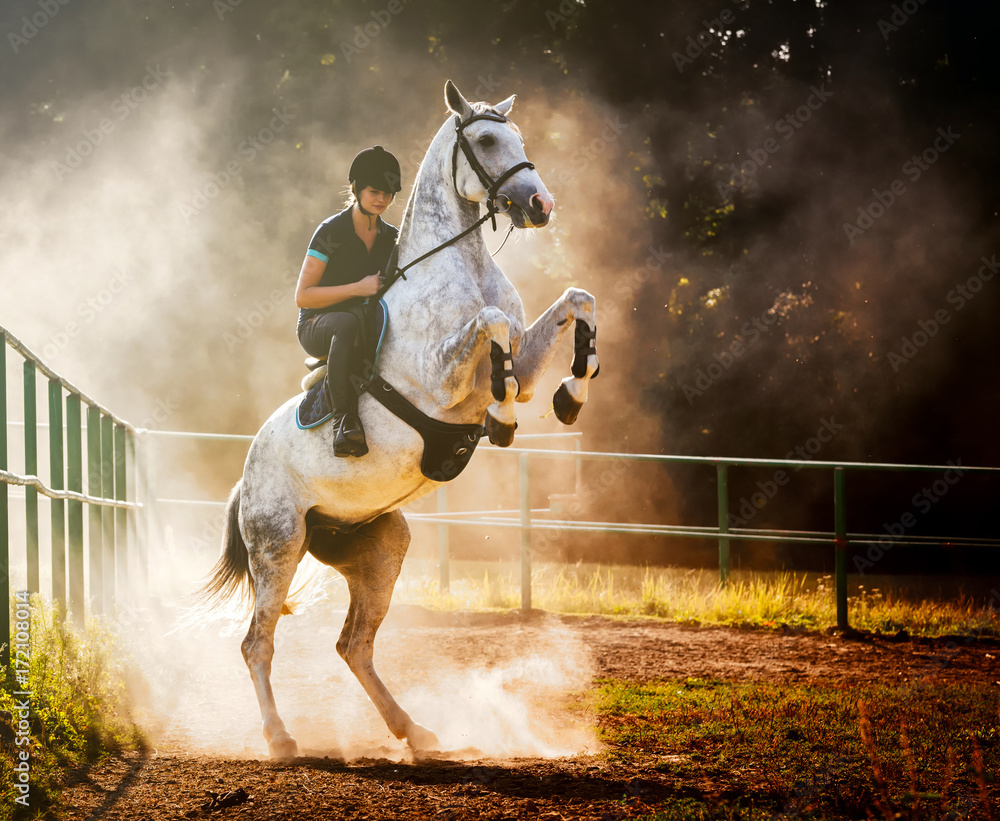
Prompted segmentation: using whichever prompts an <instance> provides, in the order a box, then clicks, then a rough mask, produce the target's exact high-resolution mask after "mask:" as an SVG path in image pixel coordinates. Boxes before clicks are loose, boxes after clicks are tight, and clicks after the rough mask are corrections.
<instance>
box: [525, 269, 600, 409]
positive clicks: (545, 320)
mask: <svg viewBox="0 0 1000 821" xmlns="http://www.w3.org/2000/svg"><path fill="white" fill-rule="evenodd" d="M596 305H597V302H596V300H595V299H594V297H593V296H592V295H591V294H589V293H587V292H586V291H584V290H582V289H580V288H567V289H566V292H565V293H564V294H563V295H562V296H561V297H560V298H559V299H558V300H556V301H555V302H554V303H553V304H552V306H551V307H550V308H549V309H548V310H547V311H546V312H545V313H544V314H542V315H541V316H540V317H538V319H536V320H535V321H534V322H533V323H532V324H531V327H530V328H528V329H527V331H525V333H524V339H523V340H522V342H521V348H520V350H519V351H518V354H517V356H516V357H515V359H514V371H515V372H516V373H517V379H518V382H519V383H520V385H521V394H520V396H518V397H517V401H518V402H527V401H528V400H529V399H531V397H532V394H534V392H535V388H536V387H537V386H538V382H539V380H540V379H541V378H542V374H544V373H545V371H546V370H548V367H549V364H550V363H551V362H552V357H553V356H554V355H555V352H556V348H557V347H558V345H559V342H560V341H561V340H562V338H563V337H564V336H565V335H566V334H567V332H568V331H569V329H570V328H574V351H573V366H572V374H573V375H572V376H568V377H566V378H565V379H563V381H562V384H561V385H560V386H559V389H558V390H557V391H556V393H555V396H553V397H552V404H553V407H554V408H555V412H556V416H557V417H558V418H559V421H560V422H562V423H563V424H566V425H572V424H573V423H574V422H575V421H576V417H577V416H578V415H579V413H580V408H582V407H583V403H584V402H586V401H587V387H588V385H589V384H590V380H591V379H593V378H594V377H596V376H597V372H598V370H599V369H600V363H599V362H598V360H597V348H596V339H597V325H596V323H595V320H594V316H595V312H596ZM574 322H575V325H574Z"/></svg>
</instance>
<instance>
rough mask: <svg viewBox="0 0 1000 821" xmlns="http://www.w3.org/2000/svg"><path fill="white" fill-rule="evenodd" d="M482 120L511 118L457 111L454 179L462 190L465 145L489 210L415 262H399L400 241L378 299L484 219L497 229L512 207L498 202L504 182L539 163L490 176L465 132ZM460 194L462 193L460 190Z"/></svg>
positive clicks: (498, 120)
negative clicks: (460, 178) (460, 160)
mask: <svg viewBox="0 0 1000 821" xmlns="http://www.w3.org/2000/svg"><path fill="white" fill-rule="evenodd" d="M480 120H490V121H492V122H497V123H506V122H508V120H507V118H506V117H505V116H504V115H503V114H501V113H500V112H499V111H496V110H495V109H489V110H488V111H484V112H483V113H482V114H473V115H472V116H471V117H469V119H467V120H465V121H463V120H462V118H461V117H460V116H459V115H457V114H456V115H455V145H454V146H453V147H452V149H451V181H452V185H454V186H455V193H458V149H459V148H461V149H462V153H463V154H464V155H465V159H466V160H468V163H469V165H470V166H471V167H472V170H473V171H475V172H476V176H477V177H479V181H480V182H481V183H482V184H483V187H484V188H485V189H486V213H485V214H484V215H483V216H481V217H480V218H479V219H478V220H476V222H474V223H473V224H472V225H471V226H469V227H468V228H466V229H465V230H464V231H462V232H461V233H460V234H456V235H455V236H454V237H452V238H451V239H449V240H446V241H445V242H442V243H441V244H440V245H438V246H437V247H436V248H432V249H431V250H430V251H428V252H427V253H426V254H423V255H422V256H419V257H417V258H416V259H415V260H413V261H412V262H408V263H407V264H406V265H404V266H403V267H402V268H400V267H399V266H398V265H397V264H396V255H397V252H398V250H399V246H398V245H397V246H396V248H395V249H393V252H392V256H391V257H390V258H389V264H388V266H387V267H388V268H389V272H388V273H387V274H386V275H385V277H384V279H385V280H386V283H385V285H383V286H382V288H380V289H379V292H378V294H376V296H375V297H374V299H376V300H377V299H379V298H380V297H381V296H382V295H383V294H385V292H386V291H388V290H389V288H391V287H392V286H393V285H394V284H395V283H396V281H397V280H399V279H406V273H405V272H406V271H407V270H409V269H410V268H412V267H413V266H414V265H416V264H417V263H418V262H423V261H424V260H425V259H427V258H428V257H430V256H433V255H434V254H436V253H437V252H438V251H441V250H443V249H445V248H447V247H448V246H449V245H454V244H455V243H456V242H458V241H459V240H460V239H463V238H464V237H466V236H468V235H469V234H471V233H472V232H473V231H475V230H476V229H477V228H479V226H481V225H482V224H483V223H484V222H486V220H490V222H491V224H492V226H493V230H494V231H496V230H497V214H502V213H504V212H505V211H506V210H507V209H508V208H509V207H510V200H509V199H508V200H507V205H506V207H504V208H502V209H501V208H500V207H499V206H498V205H497V202H496V200H497V197H498V196H499V195H500V186H501V185H503V184H504V183H505V182H507V180H509V179H510V178H511V177H512V176H514V174H516V173H517V172H518V171H523V170H524V169H525V168H527V169H530V170H534V168H535V164H534V163H531V162H528V161H527V160H524V161H523V162H519V163H518V164H517V165H515V166H512V167H511V168H508V169H507V170H506V171H504V172H503V173H502V174H501V175H500V176H499V177H497V178H496V179H495V180H494V179H493V178H492V177H490V175H489V174H488V173H487V171H486V169H485V168H483V165H482V163H481V162H479V159H478V158H477V157H476V153H475V152H474V151H473V150H472V145H471V144H470V143H469V140H468V138H467V137H466V136H465V129H466V128H468V127H469V126H470V125H472V124H473V123H475V122H478V121H480ZM459 196H462V195H461V194H459ZM463 199H464V197H463ZM513 227H514V226H513V225H511V229H513ZM508 236H509V234H508ZM504 242H506V240H504ZM500 247H501V248H502V247H503V245H501V246H500ZM499 250H500V249H499V248H498V249H497V251H499Z"/></svg>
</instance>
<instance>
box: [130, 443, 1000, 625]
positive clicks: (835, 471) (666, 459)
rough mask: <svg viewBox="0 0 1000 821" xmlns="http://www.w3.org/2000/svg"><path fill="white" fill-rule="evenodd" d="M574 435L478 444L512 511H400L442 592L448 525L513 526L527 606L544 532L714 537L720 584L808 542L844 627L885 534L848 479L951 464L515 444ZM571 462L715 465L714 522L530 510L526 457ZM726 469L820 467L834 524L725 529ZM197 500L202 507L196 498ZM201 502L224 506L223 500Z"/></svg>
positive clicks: (909, 541)
mask: <svg viewBox="0 0 1000 821" xmlns="http://www.w3.org/2000/svg"><path fill="white" fill-rule="evenodd" d="M150 435H151V436H153V437H160V436H162V437H170V438H176V437H182V438H190V439H195V440H217V441H234V442H246V443H249V442H250V441H251V440H252V439H253V437H252V436H238V435H221V434H220V435H216V434H209V433H184V432H169V431H151V432H150ZM563 437H570V438H572V439H573V444H574V449H572V450H565V449H564V450H557V449H542V448H520V447H510V448H495V447H492V446H488V445H483V446H481V447H480V451H482V452H483V453H484V454H485V453H491V454H497V455H498V457H499V458H515V457H516V458H517V460H518V499H519V505H518V508H517V509H510V510H479V511H475V510H474V511H454V510H449V508H448V486H447V485H442V486H441V487H440V488H438V491H437V510H436V511H435V512H432V513H417V512H407V519H408V520H409V521H410V522H411V523H414V524H417V523H420V524H426V525H432V526H436V527H437V528H438V533H437V538H438V569H439V585H440V587H441V589H442V590H447V589H448V586H449V578H450V573H449V558H450V544H449V541H450V528H453V527H470V526H476V527H480V528H482V527H489V528H499V529H513V530H518V531H520V563H521V607H522V609H524V610H529V609H531V564H532V555H533V550H532V537H533V534H535V533H538V532H544V531H553V530H554V531H562V532H565V533H578V532H586V533H604V534H615V535H623V536H636V535H647V536H650V535H652V536H674V537H685V538H694V539H709V540H713V541H715V542H717V544H718V554H719V579H720V583H722V584H727V583H728V582H729V578H730V569H731V561H730V546H731V543H732V542H735V541H743V542H754V541H756V542H767V543H791V544H811V545H816V546H818V547H823V546H825V547H828V548H830V549H832V550H833V551H834V561H835V565H834V566H835V590H834V595H835V597H836V605H837V624H838V626H839V627H840V628H842V629H846V628H847V627H848V626H849V617H848V606H847V604H848V602H847V587H848V584H847V576H848V555H849V551H850V548H851V545H852V544H863V543H867V542H873V543H874V542H877V541H878V540H880V539H884V538H885V534H884V533H863V532H851V531H849V530H848V526H847V522H848V511H847V490H846V488H847V476H848V474H849V473H858V472H872V471H877V472H892V473H906V472H930V473H933V472H938V473H940V472H944V471H948V470H950V469H952V467H953V466H950V465H908V464H886V463H872V462H834V461H814V460H792V459H749V458H728V457H712V456H669V455H660V454H640V453H608V452H594V451H583V450H581V449H580V447H579V441H580V440H579V434H575V433H565V434H537V435H524V434H522V435H519V436H518V440H519V441H526V440H531V439H560V438H563ZM547 459H555V460H572V461H574V462H575V464H576V477H577V479H576V481H577V486H578V487H579V482H580V475H581V469H582V465H583V463H584V462H588V461H615V462H636V463H653V464H667V465H693V466H699V467H702V468H704V469H706V470H711V469H713V468H714V471H715V484H716V495H717V515H718V519H717V524H715V525H713V526H693V525H667V524H651V523H640V522H606V521H605V522H602V521H583V520H579V519H565V518H563V519H559V518H552V517H551V514H552V511H551V510H549V509H532V508H531V505H530V499H531V495H532V494H531V483H530V475H531V463H532V460H535V461H538V460H547ZM730 468H778V469H788V470H795V471H798V470H803V469H804V470H811V471H827V472H830V473H832V477H833V498H832V499H831V500H830V503H831V508H832V510H831V512H832V520H833V522H834V529H833V530H831V531H821V530H777V529H765V528H748V527H731V526H730V516H729V514H730V511H731V501H730V496H729V471H730ZM961 470H962V472H963V474H964V473H966V472H968V473H974V474H991V475H1000V468H994V467H967V466H965V465H963V466H962V467H961ZM192 502H193V500H184V499H161V500H159V503H160V504H191V503H192ZM198 504H205V503H204V502H199V503H198ZM208 504H218V505H220V506H221V505H223V504H224V503H223V502H217V503H216V502H211V503H208ZM892 543H893V545H899V546H906V545H911V546H913V545H916V546H922V545H928V544H936V543H948V544H950V545H962V546H967V547H973V546H980V547H991V548H995V547H1000V539H996V538H992V537H982V538H978V537H977V538H964V537H952V536H916V535H910V536H906V537H894V538H893V541H892Z"/></svg>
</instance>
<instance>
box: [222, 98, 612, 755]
mask: <svg viewBox="0 0 1000 821" xmlns="http://www.w3.org/2000/svg"><path fill="white" fill-rule="evenodd" d="M445 100H446V102H447V105H448V108H449V109H450V110H451V112H452V114H453V115H454V116H453V117H449V118H448V120H447V121H446V122H445V123H444V125H443V126H442V127H441V129H440V130H439V131H438V133H437V135H436V136H435V137H434V140H433V141H432V142H431V145H430V148H429V149H428V151H427V155H426V156H425V157H424V160H423V163H422V164H421V166H420V170H419V171H418V173H417V177H416V180H415V182H414V186H413V192H412V193H411V195H410V199H409V202H408V203H407V206H406V211H405V213H404V215H403V220H402V224H401V227H400V233H399V246H398V251H399V253H398V260H399V262H400V263H404V270H406V272H407V273H406V275H405V276H404V277H403V279H402V280H401V281H399V282H396V284H395V285H394V286H393V287H390V288H389V289H388V290H387V291H386V292H385V294H384V297H383V298H384V301H385V303H386V306H387V309H388V317H389V319H388V320H387V328H386V333H385V336H384V339H383V342H382V345H381V349H380V357H379V360H378V374H379V376H380V377H382V378H383V379H384V380H385V381H386V383H387V384H388V385H390V386H391V388H385V390H392V389H395V392H396V393H398V395H400V396H402V397H404V398H405V399H406V400H408V401H409V403H410V404H411V405H412V406H415V407H416V409H417V410H418V411H420V412H422V414H425V415H426V416H427V417H431V418H432V419H434V420H437V421H438V422H443V423H451V424H457V425H466V426H472V425H475V426H481V425H483V423H484V420H485V423H486V429H487V431H488V432H489V434H490V439H491V440H492V441H493V442H495V443H496V444H499V445H503V446H506V445H509V444H510V443H511V441H512V439H513V433H514V424H515V419H514V403H515V401H517V402H526V401H527V400H528V399H530V398H531V396H532V394H533V393H534V391H535V387H536V386H537V384H538V381H539V379H540V377H541V376H542V374H543V373H544V372H545V370H546V368H547V367H548V365H549V363H550V362H551V360H552V356H553V354H554V353H555V350H556V346H557V344H558V343H559V341H560V340H561V339H562V338H563V336H565V334H566V333H567V332H568V330H569V329H570V328H571V327H574V324H573V323H574V321H575V329H576V348H575V354H574V359H573V368H572V372H573V376H571V377H567V378H566V379H564V380H563V381H562V384H561V385H560V387H559V390H558V391H557V392H556V395H555V397H554V406H555V410H556V414H557V415H558V417H559V418H560V420H561V421H563V422H565V423H567V424H571V423H572V422H573V421H575V419H576V416H577V413H578V412H579V409H580V407H581V406H582V404H583V403H584V402H585V401H586V398H587V386H588V384H589V381H590V379H591V378H592V377H593V376H595V375H596V373H597V369H598V361H597V355H596V349H595V347H594V338H595V335H596V327H595V325H594V311H595V301H594V297H593V296H591V295H590V294H589V293H587V292H586V291H583V290H580V289H578V288H570V289H568V290H567V291H566V292H565V293H564V294H563V295H562V296H561V297H560V298H559V299H558V300H557V301H556V302H555V303H554V304H553V305H552V306H551V307H550V308H549V309H548V310H547V311H546V312H545V313H544V314H542V316H540V317H539V318H538V319H537V320H536V321H535V322H534V323H532V325H531V326H530V327H526V323H525V317H524V306H523V304H522V302H521V298H520V297H519V296H518V293H517V291H516V290H515V289H514V286H513V285H512V284H511V283H510V281H509V280H508V279H507V278H506V277H505V276H504V274H503V272H502V271H501V270H500V268H499V267H498V266H497V264H496V263H495V262H494V261H493V258H492V257H491V256H490V254H489V252H488V250H487V248H486V243H485V241H484V239H483V235H482V231H481V230H478V225H481V224H482V221H483V220H485V219H486V218H488V217H489V216H493V215H494V214H495V213H496V212H498V211H505V212H506V213H507V215H508V216H509V217H510V219H511V221H512V222H513V224H514V226H516V227H518V228H532V227H541V226H544V225H545V224H546V223H547V222H548V220H549V217H550V214H551V212H552V207H553V200H552V196H551V195H550V194H549V192H548V191H547V190H546V188H545V186H544V184H543V183H542V181H541V178H540V177H539V175H538V174H537V173H536V172H535V170H534V166H533V165H532V164H531V163H530V162H528V161H527V159H526V157H525V153H524V144H523V141H522V139H521V135H520V132H519V131H518V130H517V128H516V126H514V124H513V123H511V122H510V121H509V120H508V119H507V114H508V113H509V112H510V109H511V106H512V105H513V103H514V97H513V96H511V97H509V98H508V99H506V100H504V101H503V102H502V103H498V104H497V105H495V106H489V105H486V104H485V103H475V104H470V103H469V102H467V101H466V99H465V98H464V97H463V96H462V94H461V92H459V90H458V89H457V88H456V87H455V85H454V84H453V83H452V82H451V81H450V80H449V81H448V83H447V84H446V85H445ZM483 206H486V208H487V217H482V218H480V216H479V215H480V213H481V208H482V207H483ZM456 238H458V239H457V240H456ZM430 252H433V253H430ZM425 255H426V256H425ZM422 257H423V259H421V258H422ZM414 261H416V263H415V264H414ZM370 390H371V391H377V390H379V388H377V387H372V388H370ZM300 400H301V396H300V397H295V398H293V399H291V400H289V401H288V402H286V403H285V404H284V405H283V406H282V407H280V408H279V409H278V410H277V411H275V413H274V414H273V415H272V416H271V417H270V419H268V420H267V421H266V422H265V423H264V425H263V427H262V428H261V429H260V431H259V433H258V434H257V436H256V437H255V438H254V440H253V443H252V444H251V445H250V451H249V454H248V455H247V460H246V465H245V467H244V470H243V477H242V479H241V480H240V481H239V482H237V484H236V486H235V487H234V488H233V491H232V493H231V495H230V498H229V503H228V507H227V511H226V533H225V535H224V537H223V552H222V556H221V557H220V559H219V561H218V563H217V564H216V566H215V568H214V570H213V573H212V576H211V578H210V580H209V582H208V584H207V585H206V587H205V590H204V593H205V595H206V597H207V598H209V599H212V598H227V597H229V596H231V595H233V594H234V593H236V592H238V591H240V590H241V589H243V588H244V583H246V590H245V593H246V595H248V596H249V597H250V600H251V601H252V607H253V609H252V618H251V622H250V628H249V630H248V631H247V635H246V638H244V639H243V644H242V650H243V658H244V659H245V660H246V663H247V667H248V668H249V670H250V677H251V679H252V680H253V685H254V689H255V690H256V693H257V700H258V702H259V703H260V712H261V718H262V720H263V734H264V738H265V740H266V741H267V744H268V751H269V753H270V755H271V757H272V758H289V757H292V756H294V755H296V754H297V749H298V748H297V745H296V742H295V739H294V738H292V736H291V735H290V734H289V732H288V731H287V730H286V729H285V725H284V723H283V722H282V720H281V718H280V717H279V716H278V710H277V707H276V706H275V701H274V694H273V692H272V689H271V681H270V674H271V659H272V657H273V656H274V630H275V627H276V625H277V623H278V618H279V616H280V615H281V613H282V610H283V607H284V604H285V599H286V597H287V595H288V590H289V586H290V585H291V582H292V577H293V576H294V574H295V569H296V567H297V566H298V564H299V562H300V560H301V559H302V558H303V556H304V555H305V554H306V552H307V551H308V552H310V553H312V554H313V555H314V556H315V557H316V558H317V559H319V560H320V561H321V562H323V563H324V564H327V565H330V566H332V567H334V568H335V569H336V570H337V571H339V572H340V573H341V574H342V575H343V576H344V578H345V579H346V580H347V585H348V589H349V592H350V606H349V608H348V611H347V618H346V620H345V622H344V628H343V631H342V632H341V635H340V639H339V640H338V641H337V652H338V653H339V654H340V655H341V656H342V657H343V658H344V660H345V661H346V662H347V664H348V666H349V667H350V669H351V670H352V672H353V673H354V674H355V676H357V678H358V681H359V682H360V683H361V686H362V687H363V688H364V690H365V692H366V693H367V694H368V696H369V698H370V699H371V700H372V702H373V703H374V705H375V707H376V708H377V709H378V711H379V713H380V714H381V715H382V718H383V719H385V722H386V724H387V725H388V728H389V730H390V732H392V734H393V735H394V736H396V737H397V738H400V739H402V738H405V739H406V741H407V743H408V744H409V746H410V747H411V748H413V749H415V750H426V749H433V748H435V747H436V746H437V738H436V737H435V735H434V734H433V733H432V732H431V731H430V730H428V729H426V728H425V727H422V726H421V725H419V724H417V723H416V722H414V721H413V720H412V719H411V718H410V717H409V715H407V714H406V712H404V711H403V709H402V708H401V707H400V706H399V705H398V704H397V703H396V701H395V699H394V698H393V697H392V695H391V694H390V693H389V691H388V690H387V689H386V687H385V685H384V684H383V683H382V681H381V679H380V678H379V677H378V674H377V673H376V672H375V667H374V665H373V662H372V655H373V646H374V641H375V633H376V631H377V630H378V628H379V625H380V624H381V623H382V620H383V618H384V617H385V615H386V612H387V611H388V609H389V601H390V599H391V597H392V590H393V587H394V585H395V583H396V578H397V576H398V575H399V570H400V566H401V565H402V562H403V557H404V555H405V554H406V550H407V547H408V546H409V541H410V534H409V529H408V527H407V524H406V521H405V519H404V518H403V514H402V512H401V510H400V508H401V507H402V506H403V505H405V504H406V503H407V502H410V501H413V500H414V499H418V498H420V497H422V496H424V495H426V494H428V493H430V492H431V491H433V490H435V489H436V488H437V487H440V485H441V481H438V480H437V479H441V480H442V481H444V480H446V479H447V478H451V477H450V476H446V475H443V474H440V473H439V474H434V473H432V474H431V476H430V477H429V476H428V475H427V473H428V472H427V470H426V468H425V466H423V465H422V458H423V455H424V448H425V442H424V439H423V437H422V435H421V434H420V433H418V432H417V430H415V429H414V428H413V427H411V426H410V425H409V424H407V423H406V422H404V421H403V420H402V419H400V418H399V417H398V416H396V415H394V414H393V413H392V412H390V411H389V410H388V409H387V408H386V406H385V405H384V404H383V403H382V402H381V401H376V399H375V397H373V396H372V394H371V393H364V394H362V395H361V397H360V401H359V408H358V412H359V414H360V416H361V418H362V422H363V424H364V428H365V431H366V432H367V439H368V445H369V452H368V454H367V455H366V456H364V457H362V458H358V459H338V458H335V456H334V453H333V438H334V434H335V431H334V430H333V426H332V425H326V426H320V427H316V428H312V429H303V428H301V427H300V426H299V425H298V424H297V421H296V406H297V404H298V403H299V401H300ZM469 438H470V443H471V445H472V446H473V447H474V445H475V440H476V439H477V437H476V436H470V437H469ZM455 452H456V453H464V452H465V448H459V447H456V449H455Z"/></svg>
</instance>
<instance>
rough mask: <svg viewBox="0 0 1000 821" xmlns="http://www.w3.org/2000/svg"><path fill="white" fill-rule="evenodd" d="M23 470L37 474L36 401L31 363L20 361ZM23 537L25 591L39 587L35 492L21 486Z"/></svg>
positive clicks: (33, 367)
mask: <svg viewBox="0 0 1000 821" xmlns="http://www.w3.org/2000/svg"><path fill="white" fill-rule="evenodd" d="M24 472H25V473H26V474H27V475H28V476H37V475H38V402H37V396H36V388H35V363H34V362H32V361H31V360H29V359H26V360H24ZM24 538H25V543H26V547H27V551H28V592H29V593H39V592H41V589H42V584H41V581H40V580H39V568H38V564H39V562H38V491H37V490H36V489H35V488H33V487H25V488H24Z"/></svg>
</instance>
